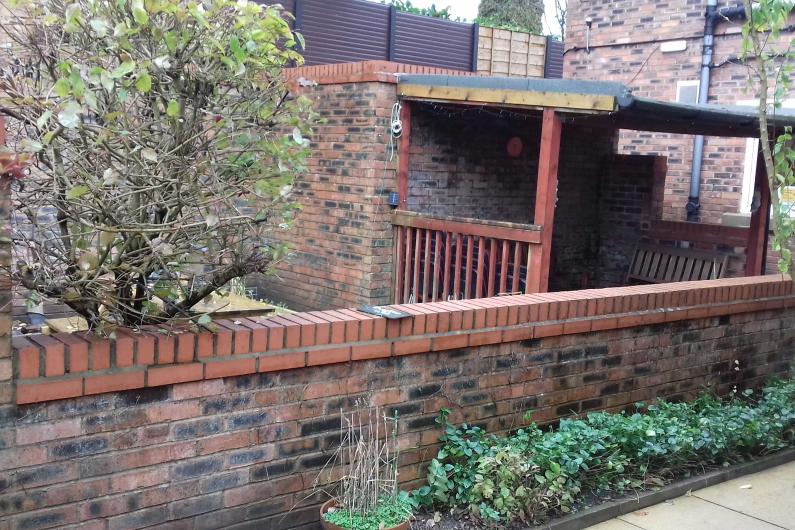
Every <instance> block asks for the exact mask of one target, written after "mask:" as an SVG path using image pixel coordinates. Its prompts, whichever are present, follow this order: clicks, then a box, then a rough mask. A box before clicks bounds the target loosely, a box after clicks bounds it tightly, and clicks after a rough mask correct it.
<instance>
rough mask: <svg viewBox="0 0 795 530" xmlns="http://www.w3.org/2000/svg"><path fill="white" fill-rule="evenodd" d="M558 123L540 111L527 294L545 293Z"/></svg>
mask: <svg viewBox="0 0 795 530" xmlns="http://www.w3.org/2000/svg"><path fill="white" fill-rule="evenodd" d="M561 129H562V124H561V121H560V117H559V116H558V115H557V114H556V112H555V110H554V109H544V119H543V123H542V125H541V149H540V151H539V155H538V180H537V183H536V208H535V217H534V219H535V221H534V222H535V224H537V225H540V226H541V245H534V246H533V249H532V252H531V258H530V267H529V270H528V271H527V275H528V280H527V284H528V287H529V289H528V291H529V292H531V293H532V292H535V293H545V292H547V290H548V288H549V261H550V260H549V258H550V254H551V252H552V225H553V221H554V220H555V203H556V202H557V197H558V162H559V160H560V136H561Z"/></svg>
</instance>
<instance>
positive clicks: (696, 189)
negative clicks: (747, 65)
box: [686, 0, 745, 221]
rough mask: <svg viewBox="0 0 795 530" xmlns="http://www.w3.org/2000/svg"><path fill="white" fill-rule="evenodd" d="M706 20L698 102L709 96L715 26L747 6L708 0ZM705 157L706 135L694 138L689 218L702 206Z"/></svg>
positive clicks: (737, 15)
mask: <svg viewBox="0 0 795 530" xmlns="http://www.w3.org/2000/svg"><path fill="white" fill-rule="evenodd" d="M704 16H705V21H704V47H703V49H702V52H701V80H700V81H699V85H698V102H699V103H706V102H707V100H708V98H709V77H710V69H711V68H712V58H713V54H714V51H715V26H716V25H717V23H718V22H719V21H720V20H721V19H726V20H736V19H743V18H745V7H743V6H741V5H740V6H734V7H725V8H723V9H720V10H719V9H718V0H707V11H706V13H705V15H704ZM703 158H704V137H703V136H702V135H700V134H699V135H697V136H696V137H695V138H694V139H693V163H692V165H691V170H690V196H689V197H688V198H687V205H686V209H687V220H688V221H698V219H699V215H698V211H699V209H700V208H701V200H700V195H701V163H702V161H703Z"/></svg>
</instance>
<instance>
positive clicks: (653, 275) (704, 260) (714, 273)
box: [627, 245, 729, 283]
mask: <svg viewBox="0 0 795 530" xmlns="http://www.w3.org/2000/svg"><path fill="white" fill-rule="evenodd" d="M728 261H729V256H728V255H727V254H720V253H718V252H704V251H698V250H691V249H687V248H674V247H663V246H657V245H638V246H637V247H636V248H635V252H634V255H633V256H632V261H631V262H630V265H629V272H628V273H627V283H630V282H631V281H640V282H648V283H665V282H687V281H691V280H714V279H717V278H723V275H724V274H725V273H726V266H727V264H728Z"/></svg>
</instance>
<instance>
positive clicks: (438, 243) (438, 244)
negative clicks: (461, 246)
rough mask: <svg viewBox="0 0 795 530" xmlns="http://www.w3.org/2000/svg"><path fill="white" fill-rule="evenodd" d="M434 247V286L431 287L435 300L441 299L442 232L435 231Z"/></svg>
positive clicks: (432, 296) (432, 297)
mask: <svg viewBox="0 0 795 530" xmlns="http://www.w3.org/2000/svg"><path fill="white" fill-rule="evenodd" d="M433 243H434V248H433V287H432V289H431V299H432V300H433V301H434V302H435V301H436V300H438V299H439V262H440V261H441V259H442V256H441V255H440V254H441V252H442V233H441V232H436V233H434V241H433Z"/></svg>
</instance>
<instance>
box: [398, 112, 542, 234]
mask: <svg viewBox="0 0 795 530" xmlns="http://www.w3.org/2000/svg"><path fill="white" fill-rule="evenodd" d="M540 125H541V124H540V115H537V116H535V115H531V116H529V117H527V118H523V117H521V116H520V115H515V116H514V117H513V118H512V117H511V116H509V115H507V114H506V115H504V116H500V115H499V113H498V112H493V113H492V111H488V112H482V111H477V110H470V111H467V112H462V111H460V110H456V109H454V108H450V107H447V108H445V107H441V106H439V105H433V104H428V105H425V104H422V103H413V104H412V120H411V150H410V157H409V197H408V208H409V209H410V210H412V211H416V212H422V213H428V214H431V215H452V216H458V217H473V218H477V219H489V220H493V221H509V222H514V223H530V224H532V223H533V213H534V207H535V194H536V181H537V174H538V149H539V145H540V143H541V128H540ZM513 137H518V138H520V139H521V141H522V152H521V154H520V155H519V156H517V157H510V156H509V155H508V154H507V152H506V144H507V143H508V141H509V140H510V139H511V138H513Z"/></svg>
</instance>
